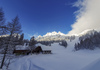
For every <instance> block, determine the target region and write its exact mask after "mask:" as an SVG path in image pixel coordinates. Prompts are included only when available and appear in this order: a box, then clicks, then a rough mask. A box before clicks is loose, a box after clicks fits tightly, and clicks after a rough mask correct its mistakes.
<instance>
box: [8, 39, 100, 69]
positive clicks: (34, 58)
mask: <svg viewBox="0 0 100 70" xmlns="http://www.w3.org/2000/svg"><path fill="white" fill-rule="evenodd" d="M76 41H77V39H76V40H74V41H72V42H70V41H69V44H68V47H67V48H64V47H62V46H59V44H58V43H54V44H52V45H51V46H44V45H41V44H38V45H41V46H42V48H46V49H51V50H52V54H39V55H36V54H33V55H28V56H24V57H21V58H16V59H15V60H14V62H13V63H12V64H11V65H10V69H11V70H81V69H84V68H86V66H88V65H90V64H91V63H92V62H95V61H97V60H98V59H99V58H100V50H99V49H96V50H94V51H90V50H80V51H76V52H74V51H73V48H74V46H73V43H75V42H76ZM94 56H95V57H94ZM93 64H94V63H93ZM99 69H100V68H99ZM87 70H89V69H87Z"/></svg>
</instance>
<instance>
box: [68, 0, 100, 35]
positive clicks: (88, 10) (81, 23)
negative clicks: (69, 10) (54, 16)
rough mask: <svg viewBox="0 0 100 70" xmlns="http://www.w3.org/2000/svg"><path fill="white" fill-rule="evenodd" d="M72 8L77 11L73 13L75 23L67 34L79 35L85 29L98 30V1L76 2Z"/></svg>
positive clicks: (80, 0) (99, 4)
mask: <svg viewBox="0 0 100 70" xmlns="http://www.w3.org/2000/svg"><path fill="white" fill-rule="evenodd" d="M73 6H75V7H78V8H79V10H77V11H76V12H75V13H76V14H77V15H76V22H75V23H74V24H72V25H71V27H72V30H71V31H69V33H68V34H79V33H81V32H82V31H84V30H86V29H97V30H100V0H78V1H77V2H76V3H75V4H74V5H73Z"/></svg>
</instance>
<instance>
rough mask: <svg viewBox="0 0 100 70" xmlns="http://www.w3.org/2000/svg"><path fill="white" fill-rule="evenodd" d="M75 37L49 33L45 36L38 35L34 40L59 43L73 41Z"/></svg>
mask: <svg viewBox="0 0 100 70" xmlns="http://www.w3.org/2000/svg"><path fill="white" fill-rule="evenodd" d="M73 39H75V36H74V35H72V36H68V35H67V34H64V33H61V32H55V31H54V32H49V33H47V34H46V35H43V36H41V35H39V36H38V37H37V38H36V40H37V41H58V40H59V41H60V40H73Z"/></svg>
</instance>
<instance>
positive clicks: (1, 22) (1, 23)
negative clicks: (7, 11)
mask: <svg viewBox="0 0 100 70" xmlns="http://www.w3.org/2000/svg"><path fill="white" fill-rule="evenodd" d="M6 31H7V28H6V25H5V18H4V12H3V9H2V8H0V35H3V34H5V33H6Z"/></svg>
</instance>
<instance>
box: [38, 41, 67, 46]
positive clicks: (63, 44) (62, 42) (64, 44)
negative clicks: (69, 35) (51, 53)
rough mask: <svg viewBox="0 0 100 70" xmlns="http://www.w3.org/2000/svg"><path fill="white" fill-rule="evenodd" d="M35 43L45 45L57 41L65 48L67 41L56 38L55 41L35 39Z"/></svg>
mask: <svg viewBox="0 0 100 70" xmlns="http://www.w3.org/2000/svg"><path fill="white" fill-rule="evenodd" d="M37 43H41V44H43V45H46V46H51V44H53V43H59V45H61V46H64V47H65V48H66V47H67V45H68V44H67V42H66V41H65V40H56V41H54V40H53V41H37Z"/></svg>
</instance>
